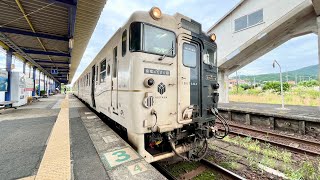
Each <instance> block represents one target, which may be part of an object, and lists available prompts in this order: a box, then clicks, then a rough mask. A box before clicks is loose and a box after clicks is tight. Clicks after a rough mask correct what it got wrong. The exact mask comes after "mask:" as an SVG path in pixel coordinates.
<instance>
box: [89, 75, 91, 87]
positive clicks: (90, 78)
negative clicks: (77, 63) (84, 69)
mask: <svg viewBox="0 0 320 180" xmlns="http://www.w3.org/2000/svg"><path fill="white" fill-rule="evenodd" d="M90 79H91V73H88V86H90V84H91V82H90Z"/></svg>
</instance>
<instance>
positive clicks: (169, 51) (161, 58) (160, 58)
mask: <svg viewBox="0 0 320 180" xmlns="http://www.w3.org/2000/svg"><path fill="white" fill-rule="evenodd" d="M173 50H174V46H173V43H172V48H170V49H169V50H168V51H167V53H165V54H164V55H163V56H161V57H159V60H160V61H162V60H163V59H164V58H165V57H167V56H168V55H169V53H172V51H173ZM172 54H173V53H172Z"/></svg>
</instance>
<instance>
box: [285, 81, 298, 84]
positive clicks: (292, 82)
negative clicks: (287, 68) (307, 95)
mask: <svg viewBox="0 0 320 180" xmlns="http://www.w3.org/2000/svg"><path fill="white" fill-rule="evenodd" d="M287 83H288V84H291V85H296V82H295V81H288V82H287Z"/></svg>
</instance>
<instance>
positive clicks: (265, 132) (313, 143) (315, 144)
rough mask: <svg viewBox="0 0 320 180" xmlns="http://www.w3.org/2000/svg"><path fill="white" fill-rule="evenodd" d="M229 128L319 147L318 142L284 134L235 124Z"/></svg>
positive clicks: (319, 143)
mask: <svg viewBox="0 0 320 180" xmlns="http://www.w3.org/2000/svg"><path fill="white" fill-rule="evenodd" d="M217 123H219V124H221V123H220V122H217ZM229 126H230V127H235V128H240V129H245V130H248V131H254V132H257V133H264V134H265V135H272V136H277V137H280V138H286V139H291V140H294V141H299V142H301V143H304V144H309V145H313V146H319V148H320V142H316V141H311V140H308V139H300V138H297V137H293V136H288V135H284V134H277V133H274V132H270V131H265V130H260V129H252V128H250V127H244V126H241V125H236V124H229Z"/></svg>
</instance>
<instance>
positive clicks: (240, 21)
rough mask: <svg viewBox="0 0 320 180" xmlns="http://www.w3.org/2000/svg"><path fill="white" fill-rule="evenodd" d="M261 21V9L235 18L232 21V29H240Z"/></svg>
mask: <svg viewBox="0 0 320 180" xmlns="http://www.w3.org/2000/svg"><path fill="white" fill-rule="evenodd" d="M262 22H263V9H260V10H258V11H256V12H253V13H251V14H248V15H245V16H242V17H240V18H237V19H236V20H235V21H234V31H235V32H237V31H240V30H243V29H246V28H249V27H252V26H254V25H257V24H260V23H262Z"/></svg>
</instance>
